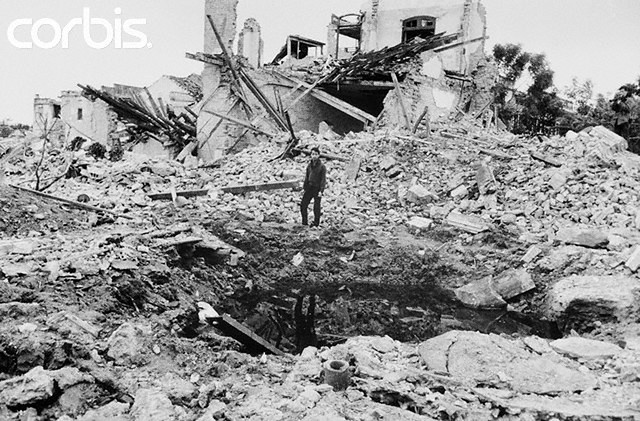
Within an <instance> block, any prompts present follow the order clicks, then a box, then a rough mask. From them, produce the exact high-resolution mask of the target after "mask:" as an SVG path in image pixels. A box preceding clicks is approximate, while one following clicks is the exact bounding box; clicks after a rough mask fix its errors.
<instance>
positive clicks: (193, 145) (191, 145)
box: [176, 141, 198, 161]
mask: <svg viewBox="0 0 640 421" xmlns="http://www.w3.org/2000/svg"><path fill="white" fill-rule="evenodd" d="M197 147H198V143H197V142H196V141H193V142H190V143H189V144H188V145H187V146H185V147H184V148H183V149H182V151H181V152H180V153H179V154H178V156H177V157H176V161H183V160H184V159H185V158H186V157H188V156H189V155H191V154H192V153H193V151H194V150H195V149H196V148H197Z"/></svg>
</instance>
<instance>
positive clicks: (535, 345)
mask: <svg viewBox="0 0 640 421" xmlns="http://www.w3.org/2000/svg"><path fill="white" fill-rule="evenodd" d="M522 342H524V344H525V345H526V346H527V347H528V348H529V349H531V350H532V351H533V352H536V353H538V354H540V355H543V354H547V353H549V352H553V348H551V347H550V346H549V342H547V341H546V340H545V339H542V338H539V337H537V336H525V337H524V338H522Z"/></svg>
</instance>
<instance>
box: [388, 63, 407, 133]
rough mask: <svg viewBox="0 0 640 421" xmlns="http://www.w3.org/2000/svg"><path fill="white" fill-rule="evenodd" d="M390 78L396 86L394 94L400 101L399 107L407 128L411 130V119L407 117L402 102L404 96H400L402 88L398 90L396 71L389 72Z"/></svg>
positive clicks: (398, 83) (405, 107) (405, 108)
mask: <svg viewBox="0 0 640 421" xmlns="http://www.w3.org/2000/svg"><path fill="white" fill-rule="evenodd" d="M391 79H392V80H393V84H394V85H395V87H396V95H397V96H398V102H399V103H400V108H401V109H402V115H403V116H404V121H405V123H406V125H407V130H411V120H410V119H409V114H408V113H407V106H406V105H405V103H404V97H403V96H402V90H400V82H398V76H397V75H396V72H391Z"/></svg>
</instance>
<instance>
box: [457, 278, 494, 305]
mask: <svg viewBox="0 0 640 421" xmlns="http://www.w3.org/2000/svg"><path fill="white" fill-rule="evenodd" d="M491 281H492V280H491V278H490V277H488V278H482V279H479V280H477V281H473V282H471V283H469V284H467V285H464V286H462V287H460V288H457V289H456V290H455V294H456V298H457V299H458V300H460V302H461V303H462V304H464V305H465V306H467V307H471V308H479V309H497V308H504V307H506V306H507V302H506V301H505V300H503V299H502V297H501V296H500V295H499V294H498V293H497V292H496V291H495V290H494V289H493V288H492V286H491Z"/></svg>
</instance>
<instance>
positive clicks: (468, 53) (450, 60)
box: [360, 0, 487, 74]
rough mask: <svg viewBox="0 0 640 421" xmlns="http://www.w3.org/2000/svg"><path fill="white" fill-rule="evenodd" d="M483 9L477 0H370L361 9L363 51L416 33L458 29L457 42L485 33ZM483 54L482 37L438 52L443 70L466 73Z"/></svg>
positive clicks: (423, 36) (455, 30)
mask: <svg viewBox="0 0 640 421" xmlns="http://www.w3.org/2000/svg"><path fill="white" fill-rule="evenodd" d="M486 31H487V26H486V13H485V10H484V7H483V6H482V4H481V3H480V1H479V0H429V1H424V0H371V1H369V3H368V4H367V8H366V9H365V10H364V15H363V21H362V29H361V40H360V42H361V45H362V50H363V51H372V50H380V49H382V48H384V47H390V46H393V45H396V44H399V43H401V42H408V41H410V40H412V39H413V38H415V37H422V38H425V37H428V36H432V35H435V34H439V33H442V32H445V33H447V34H453V33H456V32H458V33H460V38H459V41H460V42H465V41H470V40H473V39H478V38H482V37H484V36H485V35H486ZM483 54H484V40H479V41H477V42H474V43H471V44H467V45H464V46H463V47H461V48H458V49H452V50H447V51H446V52H443V53H441V54H440V57H441V59H442V62H443V67H444V68H445V69H446V70H451V71H456V72H459V73H463V74H468V73H469V72H471V70H473V69H474V68H475V66H476V65H477V63H478V61H479V60H480V59H481V57H482V56H483Z"/></svg>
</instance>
